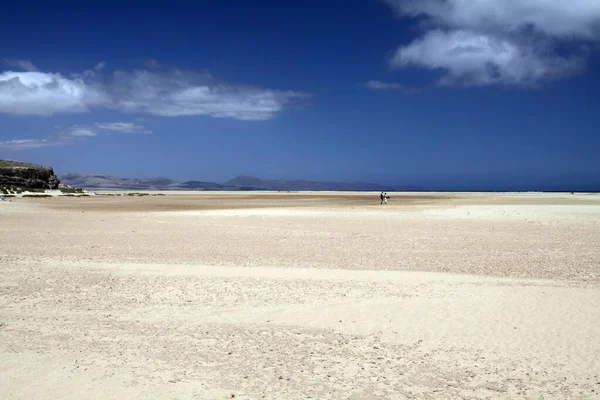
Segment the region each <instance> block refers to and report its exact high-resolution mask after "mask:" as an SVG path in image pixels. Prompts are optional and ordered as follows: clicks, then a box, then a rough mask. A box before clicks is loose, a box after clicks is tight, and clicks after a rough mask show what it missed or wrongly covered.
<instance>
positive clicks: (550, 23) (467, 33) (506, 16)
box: [384, 0, 600, 85]
mask: <svg viewBox="0 0 600 400" xmlns="http://www.w3.org/2000/svg"><path fill="white" fill-rule="evenodd" d="M384 1H386V2H387V3H388V4H389V5H390V6H391V7H392V8H393V9H394V10H395V11H396V13H397V14H398V15H399V16H400V17H411V18H417V19H419V20H420V21H421V22H422V23H423V26H426V27H428V29H429V30H427V31H426V32H425V33H424V34H423V35H422V36H421V37H419V38H417V39H416V40H414V41H413V42H412V43H410V44H407V45H405V46H402V47H400V48H399V49H398V50H397V51H396V52H395V53H394V55H393V57H392V58H391V61H390V63H391V66H392V67H394V68H406V67H411V66H412V67H422V68H429V69H433V70H439V71H442V73H443V75H442V78H441V79H440V81H439V83H440V84H444V85H456V84H460V85H490V84H508V85H537V84H539V83H541V82H544V81H548V80H551V79H557V78H561V77H565V76H569V75H573V74H576V73H577V72H579V71H581V70H582V69H583V68H584V67H585V56H586V50H585V48H586V47H587V46H588V45H590V44H594V43H596V42H598V41H600V2H599V1H597V0H578V1H573V2H569V1H554V0H503V1H497V0H384Z"/></svg>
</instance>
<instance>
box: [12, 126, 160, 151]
mask: <svg viewBox="0 0 600 400" xmlns="http://www.w3.org/2000/svg"><path fill="white" fill-rule="evenodd" d="M115 133H116V134H145V135H148V134H152V131H151V130H149V129H147V128H146V127H145V126H143V125H140V124H136V123H132V122H97V123H95V124H91V125H72V126H69V127H67V128H66V129H63V130H61V131H60V132H58V133H57V134H54V135H49V136H47V137H46V138H43V139H20V140H7V141H0V150H11V151H14V150H30V149H37V148H41V147H49V146H59V145H68V144H72V143H74V142H75V141H77V140H85V139H89V138H91V137H94V136H98V135H110V134H115Z"/></svg>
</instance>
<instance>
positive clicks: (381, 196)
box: [379, 192, 383, 204]
mask: <svg viewBox="0 0 600 400" xmlns="http://www.w3.org/2000/svg"><path fill="white" fill-rule="evenodd" d="M379 198H380V199H381V204H383V192H381V194H380V195H379Z"/></svg>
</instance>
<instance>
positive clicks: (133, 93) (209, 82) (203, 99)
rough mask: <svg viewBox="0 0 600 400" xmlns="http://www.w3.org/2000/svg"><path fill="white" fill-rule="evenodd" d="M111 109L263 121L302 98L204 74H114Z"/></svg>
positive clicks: (146, 72) (110, 89)
mask: <svg viewBox="0 0 600 400" xmlns="http://www.w3.org/2000/svg"><path fill="white" fill-rule="evenodd" d="M108 90H109V91H110V95H111V97H112V98H113V101H114V103H113V105H112V106H113V107H114V108H116V109H118V110H120V111H122V112H130V113H145V114H152V115H159V116H163V117H176V116H192V115H207V116H211V117H215V118H235V119H241V120H267V119H271V118H273V117H274V116H275V114H277V113H278V112H280V111H282V110H283V109H284V107H285V106H286V105H288V104H289V103H290V102H291V101H293V100H296V99H300V98H304V97H306V95H305V94H303V93H299V92H294V91H277V90H270V89H262V88H256V87H252V86H242V85H231V84H224V83H220V82H218V81H216V80H215V79H214V78H213V77H212V76H211V75H210V74H209V73H207V72H192V71H182V70H171V71H167V72H151V71H145V70H142V71H132V72H126V71H117V72H115V73H114V74H113V80H112V83H111V85H110V86H108Z"/></svg>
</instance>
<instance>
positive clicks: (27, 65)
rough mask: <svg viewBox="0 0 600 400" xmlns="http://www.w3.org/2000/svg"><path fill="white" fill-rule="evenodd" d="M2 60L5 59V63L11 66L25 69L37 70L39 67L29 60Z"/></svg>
mask: <svg viewBox="0 0 600 400" xmlns="http://www.w3.org/2000/svg"><path fill="white" fill-rule="evenodd" d="M0 61H4V63H5V64H7V65H9V66H11V67H15V68H20V69H24V70H25V71H37V67H36V66H35V65H33V63H32V62H31V61H29V60H0Z"/></svg>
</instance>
